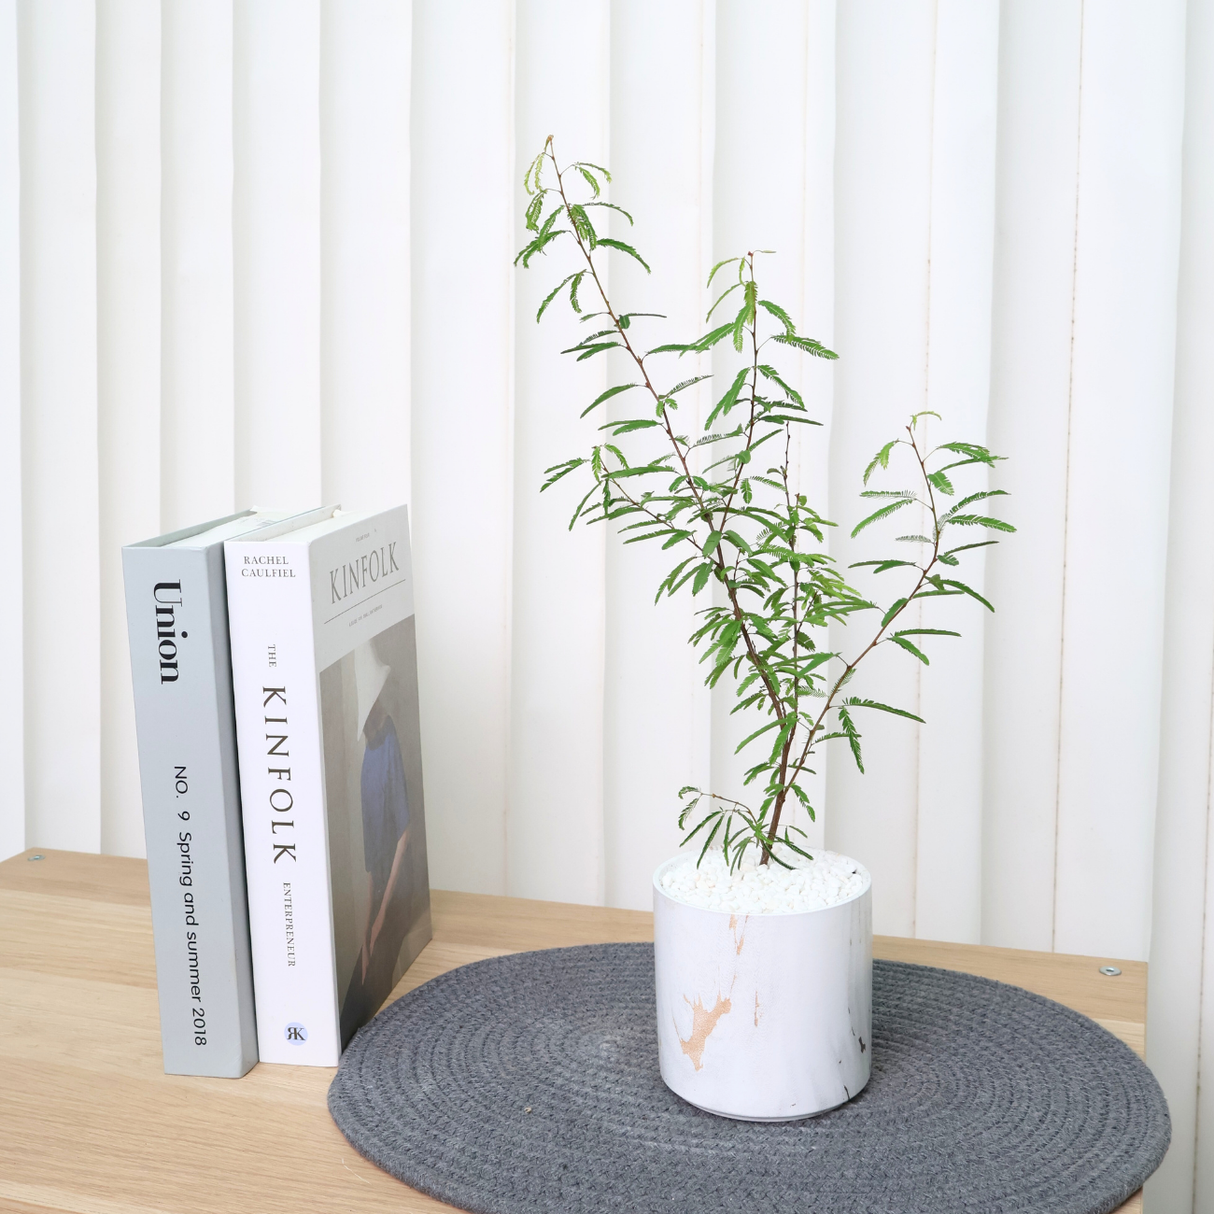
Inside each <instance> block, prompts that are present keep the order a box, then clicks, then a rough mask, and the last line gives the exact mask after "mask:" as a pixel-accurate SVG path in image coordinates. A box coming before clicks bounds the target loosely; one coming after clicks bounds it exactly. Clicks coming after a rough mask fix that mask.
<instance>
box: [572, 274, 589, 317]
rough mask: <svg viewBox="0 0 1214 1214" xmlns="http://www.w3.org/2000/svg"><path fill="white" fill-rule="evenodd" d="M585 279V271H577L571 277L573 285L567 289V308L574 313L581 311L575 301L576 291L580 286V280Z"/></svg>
mask: <svg viewBox="0 0 1214 1214" xmlns="http://www.w3.org/2000/svg"><path fill="white" fill-rule="evenodd" d="M585 277H586V271H585V270H579V271H578V272H577V273H576V274H575V275H574V276H573V285H572V286H571V287H570V288H569V306H570V307H571V308H572V309H573V310H574V311H575V312H580V311H581V310H582V309H581V307H580V306H579V304H578V301H577V289H578V287H580V286H581V285H582V279H583V278H585Z"/></svg>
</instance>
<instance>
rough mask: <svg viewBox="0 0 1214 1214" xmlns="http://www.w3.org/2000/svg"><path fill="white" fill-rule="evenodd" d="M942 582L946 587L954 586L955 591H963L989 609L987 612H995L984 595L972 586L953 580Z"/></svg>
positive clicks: (943, 580) (947, 579)
mask: <svg viewBox="0 0 1214 1214" xmlns="http://www.w3.org/2000/svg"><path fill="white" fill-rule="evenodd" d="M940 580H941V581H942V582H943V583H944V585H945V586H952V587H953V588H954V589H955V590H959V591H961V593H962V594H968V595H969V596H970V598H972V599H977V600H978V602H980V603H981V604H982V605H983V607H985V608H986V609H987V611H994V610H995V609H994V607H992V606H991V604H990V603H989V602H987V600H986V599H984V598H983V597H982V595H980V594H979V593H978V592H977V591H976V590H975V589H973V587H972V586H967V585H966V584H965V583H964V582H957V581H953V580H952V579H951V578H941V579H940Z"/></svg>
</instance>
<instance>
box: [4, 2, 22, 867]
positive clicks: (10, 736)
mask: <svg viewBox="0 0 1214 1214" xmlns="http://www.w3.org/2000/svg"><path fill="white" fill-rule="evenodd" d="M17 62H18V59H17V0H4V3H3V4H0V512H3V515H4V517H5V518H8V519H11V520H13V523H12V525H10V526H8V527H5V528H3V529H2V530H0V566H2V567H3V568H5V569H8V570H9V571H10V575H11V576H12V578H13V585H12V592H11V593H10V594H7V595H3V596H0V687H2V688H4V690H3V692H0V769H3V770H4V771H7V772H8V773H9V779H8V781H7V783H6V784H5V785H4V786H3V787H2V788H0V855H4V856H11V855H13V854H14V853H15V852H19V851H20V850H21V849H22V848H23V847H24V846H25V837H26V824H25V691H24V688H25V671H24V664H23V661H22V651H23V641H24V630H23V625H24V621H25V596H24V594H23V590H22V588H23V585H24V581H25V577H24V568H23V560H22V552H23V544H22V528H21V527H20V525H19V524H18V523H17V521H16V520H19V519H20V518H21V513H22V501H21V497H22V493H21V491H22V477H21V396H22V393H21V205H20V194H21V185H20V183H21V150H20V126H19V116H18V115H19V110H18V78H19V73H18V70H17Z"/></svg>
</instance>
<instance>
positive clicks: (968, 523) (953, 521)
mask: <svg viewBox="0 0 1214 1214" xmlns="http://www.w3.org/2000/svg"><path fill="white" fill-rule="evenodd" d="M944 525H945V526H949V527H952V526H957V527H990V528H991V529H992V530H993V531H1015V530H1016V528H1015V527H1013V526H1012V524H1011V523H1005V522H1004V521H1003V520H1002V519H999V518H987V517H986V516H985V515H982V514H954V515H953V516H952V518H949V519H946V520H945V522H944Z"/></svg>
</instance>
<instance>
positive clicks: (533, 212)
mask: <svg viewBox="0 0 1214 1214" xmlns="http://www.w3.org/2000/svg"><path fill="white" fill-rule="evenodd" d="M528 172H530V169H528ZM543 209H544V195H543V194H536V196H535V197H534V198H533V199H532V200H531V201H530V202H529V203H528V204H527V210H526V213H525V215H524V220H525V222H526V224H527V230H528V231H529V232H537V231H539V226H540V225H539V218H540V212H541V211H543Z"/></svg>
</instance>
